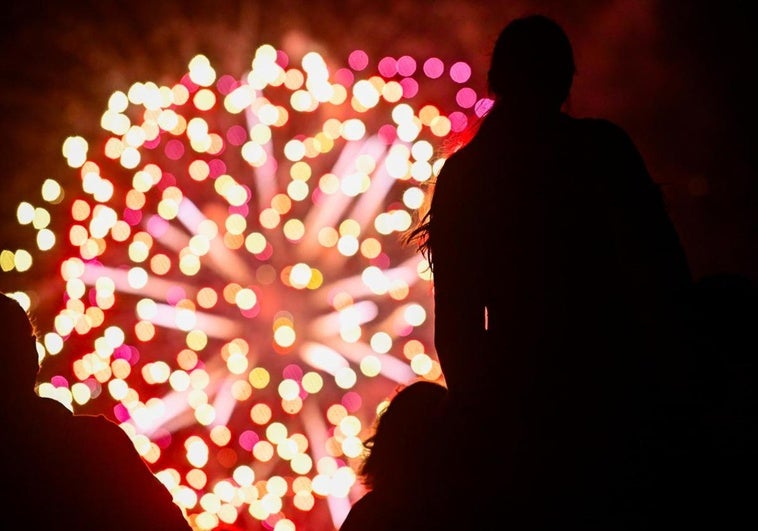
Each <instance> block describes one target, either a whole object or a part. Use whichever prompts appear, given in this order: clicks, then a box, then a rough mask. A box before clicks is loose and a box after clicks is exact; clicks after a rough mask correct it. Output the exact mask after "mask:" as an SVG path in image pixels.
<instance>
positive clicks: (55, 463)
mask: <svg viewBox="0 0 758 531" xmlns="http://www.w3.org/2000/svg"><path fill="white" fill-rule="evenodd" d="M0 319H1V320H2V323H3V327H4V331H5V334H4V336H5V338H4V339H5V341H4V344H3V347H2V348H3V360H4V367H3V371H0V381H2V389H3V392H4V394H5V396H4V400H3V403H2V406H0V409H1V414H2V420H1V422H2V426H3V432H2V436H1V437H2V454H1V455H2V470H3V472H4V478H5V480H6V484H5V489H4V493H3V495H2V508H0V512H2V514H3V518H4V519H5V520H6V521H11V522H14V523H15V525H18V526H19V528H24V529H27V528H28V529H61V530H77V531H80V530H81V531H89V530H92V531H95V530H98V531H99V530H104V529H107V530H115V531H120V530H123V531H127V530H129V531H135V530H145V531H149V530H156V531H159V530H160V531H170V530H177V531H179V530H184V531H188V530H189V529H191V527H190V525H189V523H188V521H187V520H186V519H185V517H184V515H183V513H182V511H181V509H180V508H179V506H178V505H176V504H175V503H174V502H173V500H172V496H171V494H170V493H169V491H168V489H167V488H166V487H165V486H164V485H163V484H162V483H161V482H160V481H159V480H158V478H157V477H156V476H155V475H153V474H152V472H151V471H150V470H149V468H148V467H147V464H146V463H145V462H144V461H143V460H142V458H141V457H140V456H139V454H138V453H137V451H136V449H135V448H134V445H133V444H132V442H131V440H130V439H129V436H128V435H127V434H126V433H125V432H124V431H123V430H122V429H121V428H120V427H118V425H116V424H115V423H113V422H111V421H110V420H108V419H106V418H105V417H103V416H88V415H74V414H72V413H71V412H70V411H69V410H68V409H67V408H66V407H65V406H63V405H62V404H60V403H59V402H57V401H55V400H53V399H49V398H43V397H40V396H39V395H37V393H36V391H35V385H36V378H37V373H38V370H39V358H38V351H37V339H36V337H35V331H34V328H33V324H32V321H31V320H30V317H29V315H28V314H27V313H26V311H25V310H24V309H23V308H22V307H21V305H20V304H19V303H18V302H17V301H16V300H15V299H13V298H11V297H9V296H7V295H5V294H0Z"/></svg>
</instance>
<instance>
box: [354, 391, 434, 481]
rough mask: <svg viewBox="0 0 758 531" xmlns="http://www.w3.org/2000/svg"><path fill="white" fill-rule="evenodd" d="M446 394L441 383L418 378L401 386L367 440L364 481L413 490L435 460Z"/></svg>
mask: <svg viewBox="0 0 758 531" xmlns="http://www.w3.org/2000/svg"><path fill="white" fill-rule="evenodd" d="M446 397H447V389H446V388H445V387H444V386H443V385H440V384H438V383H434V382H431V381H425V380H418V381H415V382H413V383H411V384H408V385H406V386H404V387H402V388H401V389H400V390H399V391H398V392H397V394H395V396H394V397H393V398H392V399H391V400H390V402H389V405H387V406H386V408H385V409H384V410H382V412H381V413H380V414H379V415H378V417H377V419H376V424H375V427H374V434H373V435H372V436H371V437H370V438H369V439H368V440H367V441H366V442H365V443H364V444H365V445H366V448H367V449H368V452H369V453H368V456H367V457H366V458H365V460H364V461H363V464H362V465H361V470H360V472H361V476H362V479H363V483H364V484H365V485H366V486H367V487H369V488H371V489H377V488H378V489H381V490H384V491H394V492H396V493H397V492H398V491H403V490H406V489H407V490H411V489H413V488H414V486H415V485H417V484H418V482H419V481H424V479H425V475H426V473H427V472H428V471H429V468H430V467H433V466H434V465H435V463H434V462H433V461H432V459H433V457H432V456H433V450H434V449H435V447H436V446H437V445H438V444H439V441H438V440H437V437H438V434H439V431H438V428H439V427H440V424H439V423H440V422H441V419H442V413H443V411H444V404H445V400H446Z"/></svg>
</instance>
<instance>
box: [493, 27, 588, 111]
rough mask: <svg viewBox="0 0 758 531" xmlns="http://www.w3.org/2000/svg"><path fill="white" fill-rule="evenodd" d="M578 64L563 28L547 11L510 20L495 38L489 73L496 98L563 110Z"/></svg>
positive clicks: (510, 103)
mask: <svg viewBox="0 0 758 531" xmlns="http://www.w3.org/2000/svg"><path fill="white" fill-rule="evenodd" d="M575 70H576V67H575V64H574V52H573V49H572V47H571V42H570V41H569V39H568V36H567V35H566V33H565V32H564V30H563V28H562V27H561V26H560V25H558V24H557V23H556V22H555V21H553V20H552V19H550V18H548V17H546V16H544V15H529V16H526V17H523V18H518V19H515V20H513V21H511V22H510V23H508V24H507V25H506V26H505V28H503V30H502V31H501V32H500V35H499V36H498V38H497V41H496V42H495V46H494V49H493V51H492V58H491V61H490V69H489V71H488V73H487V82H488V85H489V90H490V93H491V94H492V96H493V97H494V98H495V100H496V102H499V103H501V104H503V105H505V106H514V107H515V108H524V107H541V108H547V109H550V110H560V108H561V106H562V105H563V103H564V102H565V101H566V99H567V98H568V95H569V92H570V91H571V84H572V82H573V80H574V73H575Z"/></svg>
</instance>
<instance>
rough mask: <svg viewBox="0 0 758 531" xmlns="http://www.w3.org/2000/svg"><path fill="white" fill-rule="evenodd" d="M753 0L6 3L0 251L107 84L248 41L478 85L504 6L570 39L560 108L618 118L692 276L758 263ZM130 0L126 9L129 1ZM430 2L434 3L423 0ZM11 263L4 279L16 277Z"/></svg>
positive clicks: (233, 67) (10, 244)
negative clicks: (419, 67)
mask: <svg viewBox="0 0 758 531" xmlns="http://www.w3.org/2000/svg"><path fill="white" fill-rule="evenodd" d="M748 5H749V2H705V1H656V0H647V1H645V0H643V1H631V0H617V1H598V0H592V1H583V2H559V1H533V2H526V1H515V2H511V1H502V2H492V1H469V2H460V1H445V0H443V1H437V2H420V1H411V0H399V1H393V2H386V3H385V2H375V3H368V2H359V1H355V0H348V1H325V0H314V1H311V2H299V1H294V0H277V1H273V2H242V1H236V2H228V1H227V2H177V1H162V2H144V1H138V2H117V1H114V0H111V1H97V2H96V1H91V2H55V3H36V2H21V3H13V4H10V5H9V6H8V7H5V8H4V9H3V32H2V45H3V48H4V53H3V56H2V72H3V77H2V86H1V87H0V90H2V94H1V96H2V97H0V105H2V112H1V113H0V120H2V131H3V137H2V138H3V141H2V144H1V145H0V149H1V150H2V151H1V153H2V156H0V169H1V171H2V176H3V182H4V186H5V189H4V191H3V194H2V206H3V209H2V214H0V222H1V226H2V240H1V243H2V246H3V248H10V249H13V248H16V247H23V241H24V238H26V237H27V236H26V234H24V233H23V232H20V231H18V230H16V222H15V206H16V205H17V204H18V202H19V201H20V200H24V199H29V198H32V199H35V200H36V198H37V197H39V185H40V183H41V182H42V181H43V180H44V179H45V178H47V177H51V176H52V177H55V178H56V179H58V180H59V181H60V182H62V183H64V184H65V183H66V180H67V179H70V178H74V177H76V172H71V171H70V169H68V168H67V167H66V165H65V162H64V160H63V158H62V156H61V151H60V146H61V144H62V142H63V140H64V139H65V138H66V137H67V136H69V135H71V134H81V135H82V136H85V137H87V136H89V135H94V134H95V132H96V131H97V129H98V126H99V113H100V112H102V109H103V108H104V106H105V102H106V101H107V98H108V96H109V95H110V93H112V92H113V91H114V90H117V89H124V88H125V87H127V86H128V85H129V84H131V83H132V82H134V81H141V80H148V79H150V80H171V79H175V78H176V76H177V73H178V72H181V71H182V69H183V68H184V67H185V66H186V63H187V61H188V60H189V58H190V57H192V56H193V55H195V54H196V53H199V52H202V53H205V54H206V55H207V56H208V57H209V58H210V59H211V61H212V62H213V63H214V65H219V66H218V69H219V70H222V69H223V70H225V71H227V72H230V73H237V72H240V73H241V72H243V71H244V69H245V68H246V67H247V66H248V65H249V61H250V58H251V57H252V53H253V52H254V50H255V48H256V47H257V46H258V45H259V44H261V43H264V42H268V43H271V44H274V45H277V46H282V45H285V43H289V44H288V45H289V46H293V47H298V46H299V47H301V48H303V47H310V48H311V49H315V50H319V51H325V52H328V53H329V54H330V55H331V56H332V57H333V58H335V60H339V59H343V60H344V58H345V57H346V56H347V53H349V51H351V50H352V49H354V48H363V49H365V50H367V51H368V52H369V54H370V55H372V56H376V55H378V54H380V53H386V54H387V55H393V54H394V55H397V56H399V55H402V54H406V53H408V54H417V55H427V56H428V55H432V54H436V55H438V56H439V57H442V58H450V59H456V60H457V59H461V60H466V61H467V62H469V63H470V64H471V65H472V66H473V69H474V77H475V78H478V79H479V80H480V81H479V83H480V86H482V87H483V86H484V73H485V71H486V65H487V61H488V54H489V50H490V47H491V45H492V42H493V40H494V38H495V37H496V35H497V32H498V31H499V29H500V28H501V27H502V25H503V24H505V23H506V22H507V21H508V20H509V19H510V18H511V17H513V16H516V15H521V14H524V13H527V12H532V11H540V12H543V13H546V14H548V15H551V16H553V17H555V18H556V20H558V21H559V22H560V23H562V24H563V25H564V27H565V28H566V30H567V32H568V34H569V36H570V38H571V39H572V41H573V44H574V48H575V54H576V59H577V65H578V75H577V78H576V81H575V85H574V91H573V95H572V97H571V100H570V106H571V107H570V110H571V111H572V112H573V113H575V114H578V115H586V116H601V117H606V118H609V119H611V120H614V121H616V122H617V123H619V124H620V125H621V126H622V127H624V128H625V129H627V131H628V132H629V133H630V135H631V136H632V138H633V139H634V141H635V142H636V143H637V145H638V147H639V149H640V150H641V151H642V153H643V156H644V157H645V160H646V162H647V164H648V168H649V170H650V171H651V173H652V175H653V178H654V179H655V180H656V181H657V182H659V183H660V184H661V185H662V186H663V188H664V193H665V195H666V200H667V202H668V205H669V208H670V212H671V216H672V218H673V219H674V222H675V223H676V226H677V228H678V229H679V232H680V235H681V238H682V241H683V243H684V245H685V248H686V250H687V253H688V256H689V259H690V263H691V266H692V270H693V273H694V274H695V276H696V277H700V276H703V275H706V274H711V273H716V272H723V271H732V272H740V273H743V274H747V275H749V276H751V277H752V278H754V279H755V278H756V275H758V261H757V256H758V253H757V252H756V245H755V242H756V216H755V209H754V207H755V204H756V188H757V186H756V178H755V156H754V153H755V152H754V146H755V134H754V127H753V123H754V117H755V113H754V108H755V105H754V101H753V97H754V95H753V85H751V83H750V81H749V79H750V77H751V74H752V69H753V68H754V65H755V58H754V55H753V54H754V50H755V49H758V48H756V46H754V44H755V40H756V37H755V33H756V32H755V31H754V28H753V27H752V23H753V21H754V20H755V19H754V16H752V15H748V9H747V7H746V6H748ZM127 6H129V7H127ZM432 6H433V7H432ZM16 283H17V279H16V278H14V274H9V275H8V274H3V275H2V276H0V287H2V288H3V289H12V288H13V287H14V284H16Z"/></svg>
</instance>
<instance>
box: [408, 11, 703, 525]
mask: <svg viewBox="0 0 758 531" xmlns="http://www.w3.org/2000/svg"><path fill="white" fill-rule="evenodd" d="M574 74H575V65H574V57H573V51H572V47H571V44H570V42H569V39H568V37H567V36H566V34H565V32H564V31H563V29H562V28H561V27H560V26H559V25H558V24H556V23H555V22H554V21H552V20H550V19H549V18H546V17H544V16H540V15H533V16H527V17H524V18H520V19H516V20H514V21H512V22H511V23H509V24H508V25H507V26H506V27H505V28H504V29H503V30H502V32H501V33H500V35H499V37H498V38H497V41H496V43H495V46H494V49H493V52H492V56H491V63H490V69H489V71H488V85H489V89H490V92H491V95H492V98H493V100H494V104H493V106H492V108H491V110H490V111H489V112H488V113H487V114H486V116H485V117H484V118H483V120H482V122H481V124H480V125H479V128H478V130H477V131H476V132H475V134H474V135H473V137H472V138H471V140H470V141H469V142H468V143H466V144H465V145H464V146H462V147H460V148H459V149H458V150H457V151H455V152H453V153H452V154H450V155H449V157H448V158H447V160H446V162H445V164H444V165H443V166H442V168H441V170H440V172H439V175H438V176H437V178H436V181H435V183H434V188H433V189H432V191H433V195H432V198H431V203H430V208H429V212H428V213H427V215H426V216H425V217H424V218H423V219H422V220H421V224H420V225H419V227H418V228H417V229H415V231H413V232H412V233H411V234H410V236H409V238H408V241H410V242H415V243H416V244H417V245H419V249H420V251H421V252H422V253H423V254H424V255H425V256H426V257H427V259H428V260H429V263H430V265H431V267H432V272H433V281H434V305H435V306H434V318H435V326H434V333H435V347H436V350H437V354H438V357H439V360H440V363H441V366H442V370H443V373H444V375H445V379H446V382H447V386H448V388H449V392H450V398H451V401H452V402H453V403H456V404H458V407H459V419H460V420H459V422H461V424H462V426H461V427H460V431H461V432H464V431H465V433H470V434H472V435H470V436H467V437H466V438H467V439H468V440H469V441H470V443H471V446H470V453H472V454H475V453H477V452H479V453H481V450H480V448H482V447H486V446H487V443H486V442H483V441H487V442H489V444H493V442H492V441H496V443H495V444H496V445H497V451H496V453H495V454H494V455H496V457H493V456H488V457H487V460H486V461H483V463H484V464H483V465H482V467H481V468H482V469H481V470H478V469H474V468H472V471H473V472H472V473H473V474H474V475H473V476H472V477H471V478H470V481H471V482H476V481H482V478H483V477H485V476H488V477H490V478H491V479H492V480H493V481H496V482H497V484H498V488H497V489H495V490H492V489H490V490H489V491H488V493H487V495H486V496H485V497H479V495H478V494H477V495H475V496H472V498H471V500H470V504H471V507H470V509H469V510H470V512H471V514H472V515H476V514H483V515H484V516H483V518H482V519H483V521H484V522H488V521H499V522H502V523H503V525H504V526H508V525H511V524H512V525H514V526H516V527H515V528H516V529H519V530H525V529H562V528H570V526H572V525H579V526H581V527H580V528H582V529H591V528H598V529H617V530H618V529H626V528H642V526H643V525H644V524H643V523H642V522H641V520H645V519H646V518H647V516H646V514H647V513H649V511H650V507H648V505H651V504H654V503H656V502H655V500H654V499H643V498H641V496H646V494H645V493H646V492H648V489H647V488H646V485H648V484H649V483H650V482H651V481H654V480H653V479H651V478H649V477H648V475H649V473H650V472H649V470H647V457H646V455H647V454H648V453H649V452H651V451H657V448H656V449H655V450H651V449H650V448H649V446H650V445H653V446H655V445H656V444H657V443H655V442H653V441H654V440H655V438H656V437H658V434H657V432H656V429H657V428H656V426H660V425H661V424H665V423H667V422H668V415H669V414H670V409H671V408H668V409H667V408H660V407H658V406H659V405H660V402H661V401H664V402H665V401H667V400H671V399H672V397H676V396H677V392H675V391H674V392H672V391H671V390H670V386H675V385H678V384H676V382H674V381H672V374H674V375H675V374H676V369H675V367H676V366H677V364H678V361H677V357H676V356H675V354H674V353H673V352H671V351H670V346H671V343H672V342H673V340H672V336H674V337H676V336H677V334H678V332H677V330H678V328H679V326H680V324H679V317H678V316H677V315H676V312H675V305H674V303H673V300H674V298H675V295H676V293H678V292H680V291H681V290H682V289H684V288H686V287H687V286H688V285H689V284H690V283H691V277H690V271H689V267H688V264H687V260H686V256H685V253H684V252H683V249H682V247H681V245H680V241H679V238H678V235H677V232H676V230H675V228H674V226H673V224H672V222H671V220H670V219H669V216H668V214H667V211H666V206H665V204H664V199H663V196H662V193H661V191H660V189H659V187H658V185H657V184H656V183H655V182H654V181H653V180H652V179H651V176H650V175H649V173H648V171H647V169H646V166H645V164H644V162H643V159H642V157H641V155H640V153H639V152H638V150H637V149H636V147H635V145H634V143H633V142H632V141H631V139H630V138H629V136H628V135H627V134H626V133H625V131H624V130H623V129H622V128H621V127H619V126H618V125H615V124H613V123H611V122H609V121H607V120H604V119H597V118H576V117H573V116H571V115H569V114H567V113H566V112H564V111H563V108H564V104H565V102H566V101H567V98H568V96H569V93H570V89H571V85H572V81H573V77H574ZM674 409H675V408H674ZM663 412H665V415H664V413H663ZM653 414H656V415H664V416H665V417H666V418H665V420H664V419H663V418H661V419H655V418H651V415H653ZM494 426H499V427H500V429H502V430H503V432H504V433H505V435H504V436H502V437H500V436H498V437H497V438H494V435H493V430H494ZM477 433H478V435H473V434H477ZM485 465H486V466H485ZM476 474H478V475H476ZM482 507H483V508H485V510H484V511H480V509H481V508H482ZM490 509H494V510H495V512H494V513H492V512H489V513H488V512H487V511H488V510H490ZM491 518H494V520H492V519H491Z"/></svg>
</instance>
